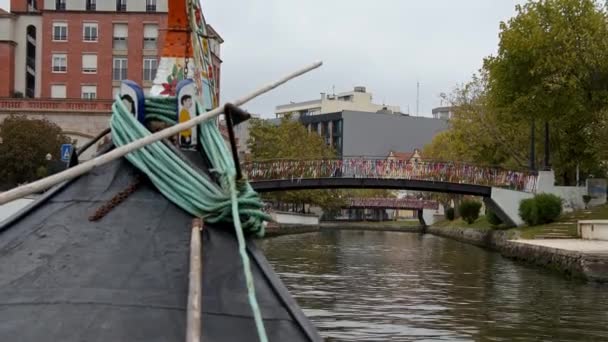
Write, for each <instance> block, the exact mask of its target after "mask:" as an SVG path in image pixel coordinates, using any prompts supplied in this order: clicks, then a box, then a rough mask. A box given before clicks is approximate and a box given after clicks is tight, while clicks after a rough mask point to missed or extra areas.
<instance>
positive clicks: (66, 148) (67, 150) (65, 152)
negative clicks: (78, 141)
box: [61, 144, 74, 162]
mask: <svg viewBox="0 0 608 342" xmlns="http://www.w3.org/2000/svg"><path fill="white" fill-rule="evenodd" d="M73 148H74V147H73V146H72V144H63V145H61V161H64V162H69V161H70V158H71V157H72V149H73Z"/></svg>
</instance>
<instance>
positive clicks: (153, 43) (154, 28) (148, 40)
mask: <svg viewBox="0 0 608 342" xmlns="http://www.w3.org/2000/svg"><path fill="white" fill-rule="evenodd" d="M157 40H158V25H144V49H146V50H150V49H153V50H156V48H157Z"/></svg>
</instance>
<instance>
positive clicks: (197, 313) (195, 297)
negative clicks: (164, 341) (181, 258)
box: [186, 218, 203, 342]
mask: <svg viewBox="0 0 608 342" xmlns="http://www.w3.org/2000/svg"><path fill="white" fill-rule="evenodd" d="M202 230H203V220H202V219H200V218H196V219H194V220H192V237H191V239H190V274H189V279H190V280H189V285H188V309H187V311H188V313H187V315H188V316H187V320H186V342H199V341H201V332H202V329H201V318H202V302H203V297H202V295H203V293H202V291H203V289H202V282H203V264H202V244H201V232H202Z"/></svg>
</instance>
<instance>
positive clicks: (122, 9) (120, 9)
mask: <svg viewBox="0 0 608 342" xmlns="http://www.w3.org/2000/svg"><path fill="white" fill-rule="evenodd" d="M126 11H127V4H116V12H126Z"/></svg>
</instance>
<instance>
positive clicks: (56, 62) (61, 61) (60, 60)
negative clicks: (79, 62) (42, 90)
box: [53, 54, 68, 72]
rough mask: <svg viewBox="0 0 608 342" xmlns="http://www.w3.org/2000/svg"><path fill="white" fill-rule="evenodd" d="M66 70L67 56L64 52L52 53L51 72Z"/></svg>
mask: <svg viewBox="0 0 608 342" xmlns="http://www.w3.org/2000/svg"><path fill="white" fill-rule="evenodd" d="M67 71H68V56H67V55H65V54H53V72H67Z"/></svg>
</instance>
